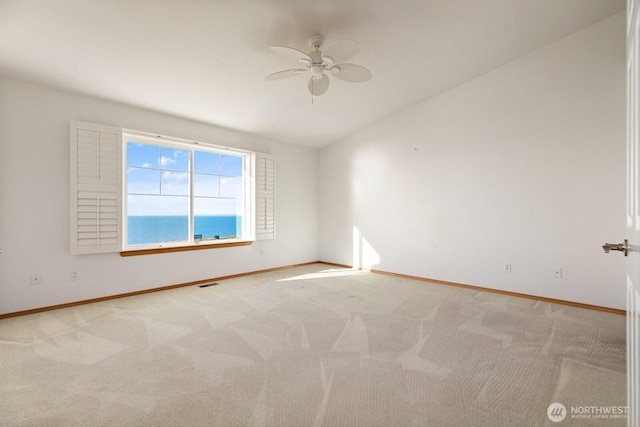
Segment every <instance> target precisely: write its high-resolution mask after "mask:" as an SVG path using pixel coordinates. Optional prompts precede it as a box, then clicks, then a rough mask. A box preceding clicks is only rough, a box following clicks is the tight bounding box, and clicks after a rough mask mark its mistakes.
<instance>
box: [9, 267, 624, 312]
mask: <svg viewBox="0 0 640 427" xmlns="http://www.w3.org/2000/svg"><path fill="white" fill-rule="evenodd" d="M312 264H324V265H329V266H333V267H340V268H352V267H351V266H350V265H346V264H338V263H334V262H328V261H310V262H304V263H301V264H292V265H286V266H282V267H273V268H267V269H264V270H256V271H250V272H246V273H238V274H231V275H228V276H220V277H216V278H211V279H203V280H196V281H193V282H186V283H179V284H177V285H169V286H162V287H159V288H151V289H144V290H141V291H134V292H127V293H124V294H117V295H110V296H106V297H100V298H92V299H88V300H82V301H76V302H69V303H65V304H57V305H52V306H48V307H40V308H34V309H30V310H23V311H16V312H13V313H5V314H0V319H6V318H9V317H17V316H26V315H28V314H36V313H42V312H45V311H51V310H57V309H59V308H68V307H75V306H78V305H84V304H91V303H96V302H103V301H108V300H112V299H118V298H126V297H131V296H135V295H142V294H148V293H151V292H160V291H166V290H169V289H175V288H182V287H186V286H195V285H201V284H204V283H208V282H215V281H218V280H225V279H234V278H237V277H244V276H251V275H254V274H260V273H269V272H272V271H280V270H288V269H292V268H296V267H302V266H305V265H312ZM360 270H363V269H362V268H361V269H360ZM366 271H370V272H371V273H376V274H382V275H386V276H393V277H399V278H403V279H411V280H418V281H421V282H429V283H435V284H438V285H445V286H455V287H458V288H465V289H471V290H475V291H478V292H490V293H496V294H501V295H508V296H513V297H519V298H527V299H532V300H536V301H542V302H549V303H554V304H561V305H568V306H571V307H578V308H585V309H588V310H596V311H603V312H606V313H613V314H619V315H623V316H624V315H625V314H626V311H625V310H620V309H617V308H610V307H602V306H599V305H592V304H584V303H580V302H574V301H567V300H561V299H555V298H547V297H541V296H536V295H529V294H522V293H518V292H511V291H503V290H500V289H491V288H485V287H482V286H473V285H466V284H463V283H456V282H448V281H445V280H437V279H428V278H425V277H419V276H410V275H408V274H400V273H392V272H389V271H383V270H366Z"/></svg>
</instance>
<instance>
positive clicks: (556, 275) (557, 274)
mask: <svg viewBox="0 0 640 427" xmlns="http://www.w3.org/2000/svg"><path fill="white" fill-rule="evenodd" d="M553 278H554V279H562V268H560V267H556V268H554V269H553Z"/></svg>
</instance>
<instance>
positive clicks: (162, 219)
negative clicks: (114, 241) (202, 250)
mask: <svg viewBox="0 0 640 427" xmlns="http://www.w3.org/2000/svg"><path fill="white" fill-rule="evenodd" d="M240 227H241V218H240V217H237V216H213V215H211V216H196V217H194V230H193V234H194V238H195V240H200V239H202V240H212V239H233V238H236V237H238V236H239V235H240ZM185 240H189V217H186V216H130V217H127V244H129V245H143V244H149V243H161V242H180V241H185Z"/></svg>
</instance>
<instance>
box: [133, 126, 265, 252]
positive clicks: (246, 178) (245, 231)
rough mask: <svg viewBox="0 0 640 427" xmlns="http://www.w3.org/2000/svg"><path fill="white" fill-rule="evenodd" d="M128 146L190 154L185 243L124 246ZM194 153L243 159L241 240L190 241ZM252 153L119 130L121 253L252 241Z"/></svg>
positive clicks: (253, 235)
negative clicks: (175, 150) (142, 145)
mask: <svg viewBox="0 0 640 427" xmlns="http://www.w3.org/2000/svg"><path fill="white" fill-rule="evenodd" d="M129 142H134V143H140V144H147V145H153V146H160V147H169V148H176V149H180V150H186V151H189V153H190V159H189V164H190V165H191V167H190V169H189V172H188V173H189V182H190V189H189V205H190V207H189V233H188V240H184V241H178V242H160V243H149V244H140V245H131V244H129V243H128V242H127V236H128V224H127V223H128V221H127V219H128V212H127V208H128V201H127V176H126V174H127V172H126V171H127V166H128V165H127V144H128V143H129ZM194 151H204V152H210V153H216V154H225V155H234V156H238V157H242V158H243V162H242V164H243V170H242V179H243V183H242V186H243V210H242V232H241V236H239V237H238V238H234V239H216V240H202V241H195V240H194V230H193V226H194V223H193V219H194V214H193V203H194V196H193V174H194V171H193V153H194ZM253 155H254V153H253V152H251V151H247V150H241V149H236V148H230V147H223V146H219V145H214V144H209V143H204V142H198V141H189V140H185V139H180V138H175V137H167V136H163V135H153V134H149V133H145V132H139V131H132V130H126V129H125V130H123V133H122V170H123V178H122V179H123V183H122V200H123V203H122V205H123V206H122V207H123V213H122V240H123V243H122V244H123V247H122V249H123V251H133V250H145V249H159V248H171V247H183V246H194V245H216V244H223V243H231V242H244V241H252V240H254V237H255V232H254V226H253V224H254V222H255V221H254V219H253V218H254V215H253V212H254V211H255V209H254V207H253V206H254V201H255V195H254V193H253V186H252V185H251V182H252V181H253V180H254V177H255V173H254V165H255V162H253V161H252V158H253Z"/></svg>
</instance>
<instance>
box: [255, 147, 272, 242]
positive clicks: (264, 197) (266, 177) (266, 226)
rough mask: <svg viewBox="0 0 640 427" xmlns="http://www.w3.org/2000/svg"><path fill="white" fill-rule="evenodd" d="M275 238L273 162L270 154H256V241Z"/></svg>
mask: <svg viewBox="0 0 640 427" xmlns="http://www.w3.org/2000/svg"><path fill="white" fill-rule="evenodd" d="M275 238H276V171H275V161H274V159H273V155H271V154H265V153H256V240H263V239H275Z"/></svg>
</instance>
